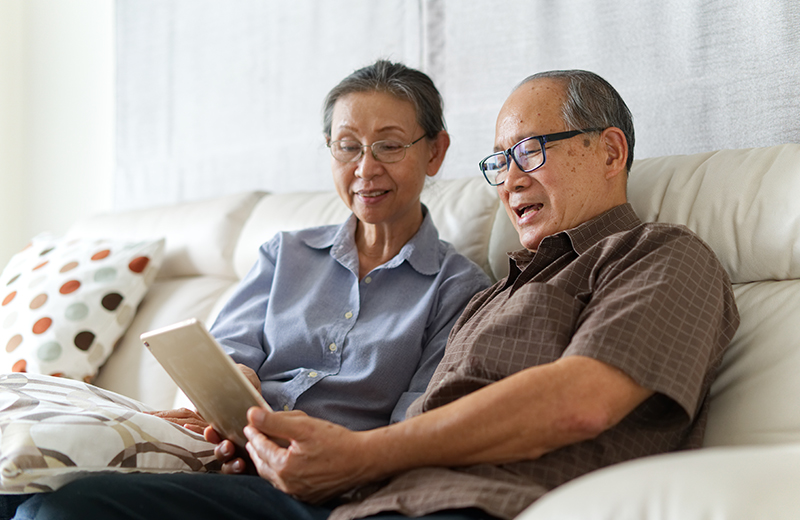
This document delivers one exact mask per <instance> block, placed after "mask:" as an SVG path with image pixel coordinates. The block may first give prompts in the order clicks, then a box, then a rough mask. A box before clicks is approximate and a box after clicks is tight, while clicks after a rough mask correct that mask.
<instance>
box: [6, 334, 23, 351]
mask: <svg viewBox="0 0 800 520" xmlns="http://www.w3.org/2000/svg"><path fill="white" fill-rule="evenodd" d="M21 344H22V336H21V335H19V334H16V335H14V336H11V339H10V340H8V343H6V352H14V350H16V348H17V347H18V346H20V345H21Z"/></svg>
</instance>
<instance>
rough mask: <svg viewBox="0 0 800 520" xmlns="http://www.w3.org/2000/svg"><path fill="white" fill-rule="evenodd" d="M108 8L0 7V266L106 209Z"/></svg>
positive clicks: (85, 2) (46, 2)
mask: <svg viewBox="0 0 800 520" xmlns="http://www.w3.org/2000/svg"><path fill="white" fill-rule="evenodd" d="M114 56H115V54H114V2H113V1H111V0H3V1H2V2H0V265H3V266H4V265H5V264H6V262H7V261H8V259H9V258H10V257H11V255H12V254H13V253H14V252H16V251H17V250H19V249H21V248H22V247H24V246H25V244H26V243H27V241H28V239H29V238H30V237H31V236H33V235H35V234H37V233H40V232H42V231H52V232H54V233H56V234H60V233H63V232H64V231H65V230H66V229H67V228H68V227H69V226H70V225H71V224H72V223H73V222H74V221H75V220H76V219H78V218H80V217H82V216H84V215H87V214H92V213H96V212H99V211H106V210H109V209H110V208H111V207H112V192H113V186H112V183H113V169H114V84H115V68H114Z"/></svg>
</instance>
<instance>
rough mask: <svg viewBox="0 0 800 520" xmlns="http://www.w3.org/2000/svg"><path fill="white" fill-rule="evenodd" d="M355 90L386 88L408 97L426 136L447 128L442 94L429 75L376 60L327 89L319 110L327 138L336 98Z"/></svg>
mask: <svg viewBox="0 0 800 520" xmlns="http://www.w3.org/2000/svg"><path fill="white" fill-rule="evenodd" d="M358 92H386V93H387V94H391V95H393V96H394V97H396V98H398V99H402V100H405V101H409V102H410V103H411V104H412V105H414V111H415V112H416V114H417V122H418V123H419V125H420V126H421V127H422V129H423V130H424V131H425V136H426V137H427V138H428V139H435V138H436V136H437V135H439V132H441V131H442V130H445V128H446V127H445V123H444V107H443V102H442V96H441V94H439V91H438V90H437V89H436V86H435V85H434V84H433V81H432V80H431V78H429V77H428V75H427V74H425V73H424V72H420V71H418V70H416V69H412V68H410V67H406V66H405V65H403V64H402V63H392V62H390V61H387V60H378V61H376V62H375V63H374V64H372V65H369V66H367V67H364V68H361V69H358V70H357V71H355V72H353V73H352V74H350V75H349V76H347V77H346V78H344V79H343V80H342V81H341V82H340V83H339V84H338V85H336V86H335V87H333V89H331V91H330V92H328V95H327V97H326V98H325V104H324V105H323V111H322V128H323V132H324V134H325V137H326V139H330V137H331V125H332V124H333V107H334V106H335V105H336V101H338V100H339V98H341V97H342V96H345V95H347V94H354V93H358Z"/></svg>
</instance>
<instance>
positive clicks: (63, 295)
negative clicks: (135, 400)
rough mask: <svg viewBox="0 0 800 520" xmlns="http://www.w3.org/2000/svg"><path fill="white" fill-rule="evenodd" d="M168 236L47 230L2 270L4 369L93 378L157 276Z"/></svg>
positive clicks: (0, 344)
mask: <svg viewBox="0 0 800 520" xmlns="http://www.w3.org/2000/svg"><path fill="white" fill-rule="evenodd" d="M163 252H164V240H163V239H162V240H155V241H146V242H124V241H119V240H95V239H91V240H81V239H70V240H68V239H57V238H54V237H52V236H50V235H39V236H37V237H36V238H34V239H33V241H32V242H31V244H29V245H28V247H26V248H25V249H24V250H23V251H21V252H20V253H18V254H16V255H15V256H14V257H13V258H12V259H11V261H10V262H9V264H8V266H7V267H6V268H5V270H4V271H3V274H2V275H0V361H1V362H0V372H30V373H39V374H45V375H57V376H62V377H68V378H71V379H78V380H83V381H90V380H92V379H93V378H94V376H95V375H96V374H97V371H98V369H99V368H100V366H101V365H102V364H103V363H104V362H105V361H106V359H108V356H110V355H111V352H112V351H113V349H114V346H115V344H116V342H117V341H118V340H119V339H120V338H121V337H122V335H123V334H124V333H125V331H126V330H127V328H128V326H129V325H130V323H131V321H132V320H133V316H134V314H135V312H136V307H137V306H138V305H139V302H140V301H141V300H142V298H143V297H144V295H145V293H146V292H147V289H148V287H149V286H150V284H151V283H152V281H153V280H154V279H155V276H156V273H157V271H158V268H159V266H160V265H161V260H162V257H163Z"/></svg>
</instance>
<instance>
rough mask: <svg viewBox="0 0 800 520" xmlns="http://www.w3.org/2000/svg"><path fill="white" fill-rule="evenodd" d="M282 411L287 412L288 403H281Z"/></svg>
mask: <svg viewBox="0 0 800 520" xmlns="http://www.w3.org/2000/svg"><path fill="white" fill-rule="evenodd" d="M283 411H284V412H288V411H289V405H288V404H285V405H283Z"/></svg>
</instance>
